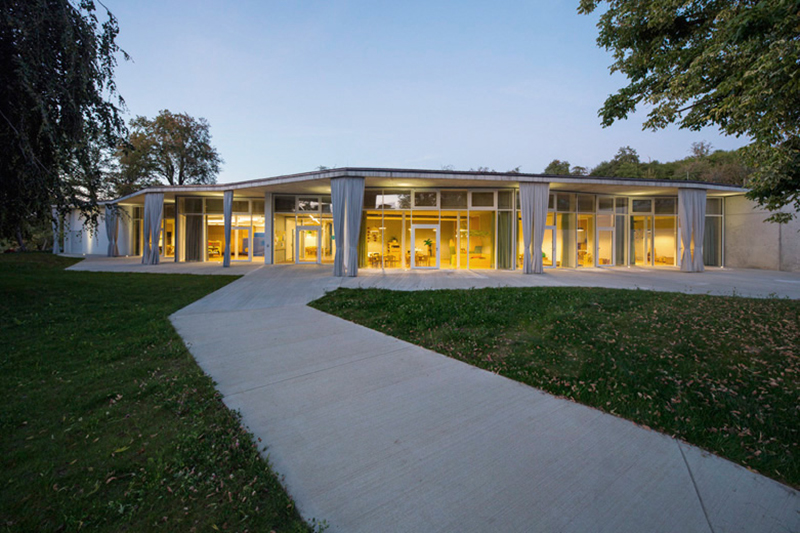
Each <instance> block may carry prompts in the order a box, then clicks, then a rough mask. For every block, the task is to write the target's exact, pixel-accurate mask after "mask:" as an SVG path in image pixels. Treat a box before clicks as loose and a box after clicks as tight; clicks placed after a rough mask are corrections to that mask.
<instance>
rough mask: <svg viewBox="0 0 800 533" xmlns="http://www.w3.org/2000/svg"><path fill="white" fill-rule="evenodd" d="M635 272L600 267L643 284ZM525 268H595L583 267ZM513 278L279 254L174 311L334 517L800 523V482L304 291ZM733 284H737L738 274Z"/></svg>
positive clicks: (291, 469)
mask: <svg viewBox="0 0 800 533" xmlns="http://www.w3.org/2000/svg"><path fill="white" fill-rule="evenodd" d="M770 274H771V275H772V276H778V277H786V278H787V279H789V280H790V282H791V281H792V280H794V281H793V282H794V283H798V282H800V276H798V275H797V274H793V275H787V276H783V273H770ZM515 275H516V276H517V281H518V283H519V284H523V280H522V279H521V278H522V276H521V275H520V274H519V273H516V274H515ZM635 275H636V274H635V273H631V272H624V271H623V272H622V273H621V275H620V276H617V277H614V278H613V279H612V277H607V278H602V279H603V280H610V281H607V282H604V283H611V286H614V284H616V283H620V284H624V283H628V285H627V286H631V285H630V283H631V279H630V276H635ZM675 275H678V276H680V275H681V274H679V273H675ZM598 276H608V274H606V273H601V274H598ZM684 276H686V275H684ZM590 277H591V276H590ZM650 277H651V278H652V276H650ZM525 278H539V280H538V281H537V283H546V284H556V285H562V284H563V285H568V284H584V283H576V280H578V278H576V277H574V276H573V277H572V278H571V277H570V276H569V275H550V276H548V275H545V276H543V277H541V276H525ZM690 278H693V279H691V280H690V281H691V282H692V283H706V284H707V283H709V282H712V283H713V279H711V278H713V276H709V277H707V278H704V277H703V276H697V275H694V276H690ZM509 279H512V280H513V278H510V277H509V276H499V275H498V274H496V273H494V272H488V273H474V272H463V273H454V274H442V273H436V275H427V273H425V274H417V273H411V274H397V275H388V276H384V275H375V274H372V275H370V274H368V273H365V275H364V276H363V277H359V278H350V279H344V280H340V279H337V278H332V277H330V268H329V267H314V266H308V267H305V266H291V267H268V268H261V269H258V270H255V271H252V272H250V273H249V274H248V275H246V276H244V277H243V278H241V279H240V280H237V281H236V282H234V283H232V284H230V285H228V286H226V287H225V288H223V289H221V290H219V291H217V292H215V293H213V294H211V295H209V296H207V297H206V298H204V299H202V300H199V301H198V302H195V303H194V304H192V305H190V306H188V307H186V308H184V309H182V310H181V311H179V312H177V313H176V314H175V315H173V316H172V321H173V324H174V325H175V327H176V328H177V330H178V332H179V333H180V334H181V335H182V336H183V338H184V339H185V341H186V344H187V346H188V347H189V349H190V350H191V352H192V354H193V355H194V356H195V358H196V359H197V361H198V362H199V364H200V366H201V367H202V368H203V369H204V370H205V371H206V372H207V373H208V374H209V375H210V376H211V377H212V378H213V379H214V380H215V381H216V383H217V387H218V389H219V390H220V391H221V392H222V394H223V395H224V401H225V403H226V404H227V405H228V406H229V407H231V408H233V409H237V410H239V411H240V412H241V414H242V417H243V420H244V423H245V424H246V425H247V426H248V427H249V429H250V430H251V431H252V432H253V433H254V434H255V435H256V436H258V437H260V438H261V439H262V440H263V442H264V443H267V444H268V445H269V449H268V451H267V453H268V455H269V459H270V461H271V462H272V463H273V465H274V468H275V470H276V471H277V472H278V473H279V474H281V475H283V476H285V478H284V481H285V484H286V486H287V488H288V490H289V492H290V494H291V495H292V496H293V497H294V499H295V501H296V503H297V505H298V508H299V509H300V511H301V513H302V514H303V515H304V516H305V517H306V518H308V519H310V518H312V517H316V518H317V519H318V520H320V519H324V520H326V521H327V522H328V524H329V525H330V529H329V530H328V531H331V532H376V531H393V532H394V531H398V532H399V531H409V532H411V531H413V532H421V531H425V532H436V531H441V532H445V531H458V532H469V531H498V532H514V531H524V532H538V531H541V532H550V531H564V532H587V531H592V532H593V531H598V532H601V531H602V532H643V531H648V532H650V531H653V532H655V531H665V532H680V533H689V532H695V531H697V532H714V533H721V532H734V531H742V532H749V531H758V532H773V531H774V532H789V531H800V498H798V495H797V493H796V492H795V491H794V490H792V489H790V488H788V487H786V486H784V485H781V484H779V483H777V482H775V481H772V480H770V479H768V478H765V477H763V476H759V475H757V474H754V473H751V472H749V471H748V470H746V469H744V468H741V467H739V466H737V465H734V464H732V463H730V462H728V461H726V460H723V459H720V458H718V457H715V456H711V455H709V454H707V453H704V452H702V451H701V450H699V449H697V448H695V447H693V446H689V445H686V444H683V443H681V442H678V441H676V440H674V439H671V438H669V437H667V436H664V435H661V434H659V433H656V432H653V431H649V430H646V429H644V428H641V427H639V426H636V425H635V424H633V423H631V422H628V421H625V420H622V419H619V418H616V417H614V416H611V415H607V414H604V413H601V412H599V411H597V410H595V409H591V408H589V407H585V406H582V405H578V404H575V403H573V402H570V401H568V400H564V399H559V398H555V397H553V396H550V395H548V394H545V393H543V392H541V391H539V390H537V389H534V388H531V387H528V386H525V385H521V384H519V383H516V382H514V381H511V380H508V379H505V378H503V377H500V376H497V375H494V374H491V373H488V372H485V371H483V370H479V369H476V368H474V367H471V366H469V365H466V364H464V363H461V362H459V361H456V360H453V359H449V358H447V357H444V356H442V355H439V354H436V353H434V352H431V351H428V350H425V349H423V348H420V347H417V346H414V345H411V344H408V343H405V342H403V341H400V340H397V339H394V338H391V337H388V336H386V335H383V334H381V333H378V332H375V331H372V330H369V329H366V328H364V327H361V326H358V325H355V324H352V323H350V322H346V321H344V320H341V319H339V318H336V317H333V316H330V315H327V314H324V313H322V312H319V311H316V310H314V309H311V308H309V307H307V306H306V305H305V304H306V303H307V302H309V301H311V300H314V299H316V298H318V297H319V296H321V295H322V294H324V292H325V291H326V290H332V289H334V288H336V287H338V286H341V285H344V286H389V287H391V288H397V289H407V290H413V289H415V288H428V287H430V288H433V287H453V288H455V287H462V286H492V285H509V284H512V283H511V282H509V281H508V280H509ZM581 279H583V278H581ZM683 279H687V278H683ZM570 280H572V281H570ZM604 283H600V282H595V284H597V285H604ZM653 283H656V282H653ZM658 283H661V282H658ZM673 283H674V282H673ZM524 284H529V282H528V280H527V279H526V280H524ZM587 284H591V283H587ZM742 284H744V282H743V283H742ZM640 286H641V285H640ZM754 286H755V289H754V290H756V289H758V290H761V291H762V292H763V291H764V287H763V283H758V282H756V283H755V285H754ZM672 287H673V289H674V285H673V286H672ZM720 287H723V288H725V289H726V290H727V291H728V294H730V290H731V287H730V282H729V281H723V282H722V283H721V285H720ZM651 288H656V289H659V288H661V287H657V286H656V287H651ZM704 288H705V289H707V290H704ZM798 288H799V289H800V286H799V287H798ZM662 290H663V289H662ZM681 290H690V291H699V292H715V291H716V289H715V288H713V287H712V288H708V287H706V286H704V285H700V286H698V287H695V288H689V289H683V288H681ZM720 290H721V289H720ZM744 292H745V290H744V288H743V289H742V290H740V291H739V293H740V294H741V293H744ZM754 295H756V294H754ZM757 295H762V296H763V295H765V294H762V293H758V294H757ZM788 296H790V297H796V296H793V295H792V294H788Z"/></svg>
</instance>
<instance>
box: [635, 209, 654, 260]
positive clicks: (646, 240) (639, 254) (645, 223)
mask: <svg viewBox="0 0 800 533" xmlns="http://www.w3.org/2000/svg"><path fill="white" fill-rule="evenodd" d="M630 257H631V264H633V265H637V266H651V265H652V264H653V217H652V216H649V215H644V216H639V215H634V216H632V217H631V253H630Z"/></svg>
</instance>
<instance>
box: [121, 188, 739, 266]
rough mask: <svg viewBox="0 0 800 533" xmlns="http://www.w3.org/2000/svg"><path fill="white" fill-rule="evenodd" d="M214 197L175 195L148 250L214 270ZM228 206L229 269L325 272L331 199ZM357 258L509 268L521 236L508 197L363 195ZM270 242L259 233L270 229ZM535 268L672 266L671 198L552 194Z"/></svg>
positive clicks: (712, 255) (136, 235)
mask: <svg viewBox="0 0 800 533" xmlns="http://www.w3.org/2000/svg"><path fill="white" fill-rule="evenodd" d="M223 207H224V205H223V200H222V198H220V197H191V196H178V197H177V198H176V200H175V201H174V202H165V204H164V216H163V219H162V231H161V235H160V238H159V252H160V254H161V256H162V257H163V258H173V259H175V260H178V261H222V260H223V256H224V251H225V247H226V242H225V225H224V216H223ZM270 207H271V208H272V209H271V213H272V220H271V221H267V220H266V218H265V203H264V200H263V199H248V198H235V199H234V201H233V204H232V208H233V213H232V217H231V235H230V239H231V243H230V250H231V260H232V261H252V260H253V259H254V258H260V259H261V260H263V258H264V255H265V253H267V250H269V249H270V245H271V248H272V260H273V262H274V263H277V264H280V263H316V264H320V263H333V261H334V257H335V251H336V236H335V234H334V231H333V216H332V205H331V197H330V195H315V194H277V193H276V194H274V195H273V196H272V205H271V206H270ZM363 209H364V210H363V215H362V223H361V233H360V237H359V241H358V258H359V265H360V267H361V268H366V269H395V268H400V269H417V268H421V269H429V268H439V269H445V270H458V269H508V270H511V269H519V268H521V267H522V262H523V236H524V232H523V228H522V216H521V213H520V211H519V194H518V191H516V190H514V189H432V188H427V189H413V188H410V189H373V188H368V189H366V190H365V194H364V208H363ZM723 210H724V202H723V199H722V198H713V197H711V198H708V199H707V207H706V230H705V241H704V250H703V257H704V262H705V264H706V266H722V265H723V263H724V258H723V227H724V225H723V214H724V213H723ZM131 214H132V217H131V218H132V233H133V235H132V237H133V238H132V241H131V242H132V246H133V249H134V251H135V253H137V254H141V252H142V242H143V234H142V231H143V220H142V219H143V216H142V215H143V209H142V208H141V207H138V206H137V207H134V208H133V210H132V213H131ZM268 222H271V235H267V228H268V227H270V224H268ZM541 253H542V262H543V265H544V266H545V267H546V268H590V267H613V266H643V267H677V266H679V262H680V228H679V224H678V200H677V197H675V196H654V197H638V196H635V197H634V196H629V197H626V196H613V195H608V194H605V195H604V194H597V195H596V194H586V193H575V192H564V191H551V193H550V196H549V200H548V213H547V217H546V221H545V228H544V231H543V240H542V252H541Z"/></svg>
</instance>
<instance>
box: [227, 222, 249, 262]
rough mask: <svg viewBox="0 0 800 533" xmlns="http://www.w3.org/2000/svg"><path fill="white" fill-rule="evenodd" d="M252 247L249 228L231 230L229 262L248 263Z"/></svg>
mask: <svg viewBox="0 0 800 533" xmlns="http://www.w3.org/2000/svg"><path fill="white" fill-rule="evenodd" d="M252 247H253V246H252V243H251V242H250V228H242V227H235V226H234V227H233V228H231V261H249V260H250V250H251V248H252Z"/></svg>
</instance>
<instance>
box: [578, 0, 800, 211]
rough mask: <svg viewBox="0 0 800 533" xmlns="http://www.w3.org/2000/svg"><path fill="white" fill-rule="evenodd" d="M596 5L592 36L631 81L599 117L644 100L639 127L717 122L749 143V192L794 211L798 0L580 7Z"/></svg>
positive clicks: (591, 1) (799, 203)
mask: <svg viewBox="0 0 800 533" xmlns="http://www.w3.org/2000/svg"><path fill="white" fill-rule="evenodd" d="M602 3H607V4H608V9H607V10H606V11H604V12H603V13H602V14H601V15H600V22H599V23H598V27H599V29H600V33H599V37H598V39H597V42H598V44H599V45H600V46H602V47H604V48H606V49H607V50H611V51H612V52H613V54H614V63H613V64H612V65H611V67H610V68H611V71H612V72H621V73H622V74H624V75H625V76H627V77H628V79H629V84H628V85H627V86H625V87H623V88H622V89H620V90H619V91H618V92H617V93H616V94H612V95H611V96H609V97H608V99H607V100H606V101H605V104H604V106H603V107H602V109H601V110H600V117H601V119H602V124H603V125H604V126H610V125H611V124H613V123H614V122H615V121H616V120H619V119H624V118H626V117H627V116H628V115H629V114H630V113H631V112H633V111H634V110H635V109H636V108H637V106H640V105H646V106H648V107H649V108H650V111H649V112H648V118H647V120H646V121H645V123H644V127H645V128H652V129H660V128H664V127H666V126H667V125H668V124H672V123H677V124H678V125H680V127H682V128H687V129H690V130H699V129H700V128H703V127H705V126H709V125H716V126H719V128H720V129H721V130H722V131H723V132H724V133H726V134H728V135H736V136H740V135H745V136H747V137H749V138H751V139H752V141H753V143H752V144H751V145H750V147H748V149H747V150H745V151H744V156H745V157H746V158H747V159H746V162H747V163H748V165H749V166H750V167H752V168H753V169H754V173H753V175H752V176H751V177H750V181H749V186H750V188H751V192H750V193H749V197H750V198H751V199H755V200H756V201H758V202H759V203H760V204H761V205H764V206H766V207H767V208H768V209H771V210H773V211H774V210H777V209H780V208H781V207H783V206H792V207H793V208H794V210H795V211H797V210H798V209H800V194H799V192H800V170H798V169H799V168H800V165H798V161H800V139H799V135H800V76H798V62H800V39H798V37H797V36H798V34H799V33H800V27H798V12H799V11H800V6H798V3H797V0H774V1H770V2H754V1H752V0H729V1H716V0H705V1H696V2H689V3H686V2H667V1H654V2H640V1H638V0H610V1H607V2H603V1H602V0H581V1H580V7H579V9H578V11H579V12H580V13H591V12H593V11H594V10H595V9H597V8H598V6H599V5H600V4H602ZM793 216H794V215H793V214H792V213H776V214H775V215H774V216H773V217H771V218H772V220H774V221H778V222H781V221H786V220H788V219H790V218H792V217H793Z"/></svg>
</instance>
